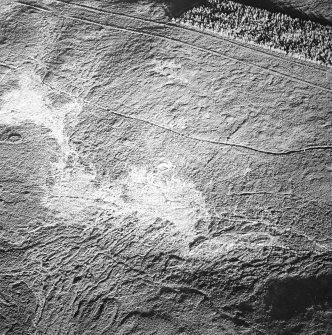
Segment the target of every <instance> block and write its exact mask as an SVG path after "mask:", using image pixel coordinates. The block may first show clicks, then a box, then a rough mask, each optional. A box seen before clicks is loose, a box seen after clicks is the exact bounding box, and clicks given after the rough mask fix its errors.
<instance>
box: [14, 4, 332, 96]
mask: <svg viewBox="0 0 332 335" xmlns="http://www.w3.org/2000/svg"><path fill="white" fill-rule="evenodd" d="M55 1H57V2H61V3H66V4H67V5H68V3H67V2H63V1H60V0H55ZM17 3H19V4H21V5H24V6H28V7H31V8H35V9H37V10H42V11H46V12H50V13H53V14H56V15H58V16H60V17H65V18H70V19H74V20H78V21H81V22H85V23H90V24H94V25H97V26H100V27H103V28H109V29H113V30H118V31H123V32H130V33H132V34H136V35H142V36H148V37H157V38H159V39H163V40H165V41H172V42H176V43H180V44H182V45H185V46H187V47H189V48H192V49H196V50H199V51H202V52H205V53H209V54H211V55H215V56H217V57H222V58H225V59H228V60H231V61H233V62H239V63H242V64H245V65H248V64H249V65H251V66H253V67H256V68H259V69H262V70H264V71H266V72H269V73H271V74H273V75H278V76H280V77H284V78H286V79H288V80H292V81H296V82H299V83H301V84H307V85H309V86H312V87H315V88H318V89H320V90H324V91H327V92H332V89H330V88H327V87H325V86H321V85H317V84H314V83H312V82H310V81H307V80H304V79H300V78H297V77H295V76H292V75H288V74H285V73H282V72H279V71H277V70H272V69H268V68H266V67H263V66H260V65H257V64H255V63H252V62H249V61H244V60H241V59H238V58H236V57H232V56H227V55H224V54H222V53H221V52H218V51H214V50H211V49H208V48H204V47H199V46H197V45H194V44H192V43H189V42H184V41H182V40H180V39H176V38H172V37H166V36H163V35H159V34H156V33H151V32H150V33H147V32H143V31H138V30H137V29H133V28H124V27H118V26H115V25H112V24H102V23H99V22H96V21H94V20H91V19H82V18H79V17H77V16H73V15H66V14H63V13H61V14H58V13H56V12H54V11H52V10H48V9H45V8H42V7H40V6H36V5H32V4H30V3H26V2H23V1H20V0H19V1H17ZM79 6H81V5H79ZM121 15H123V14H121ZM164 25H165V24H164Z"/></svg>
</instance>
